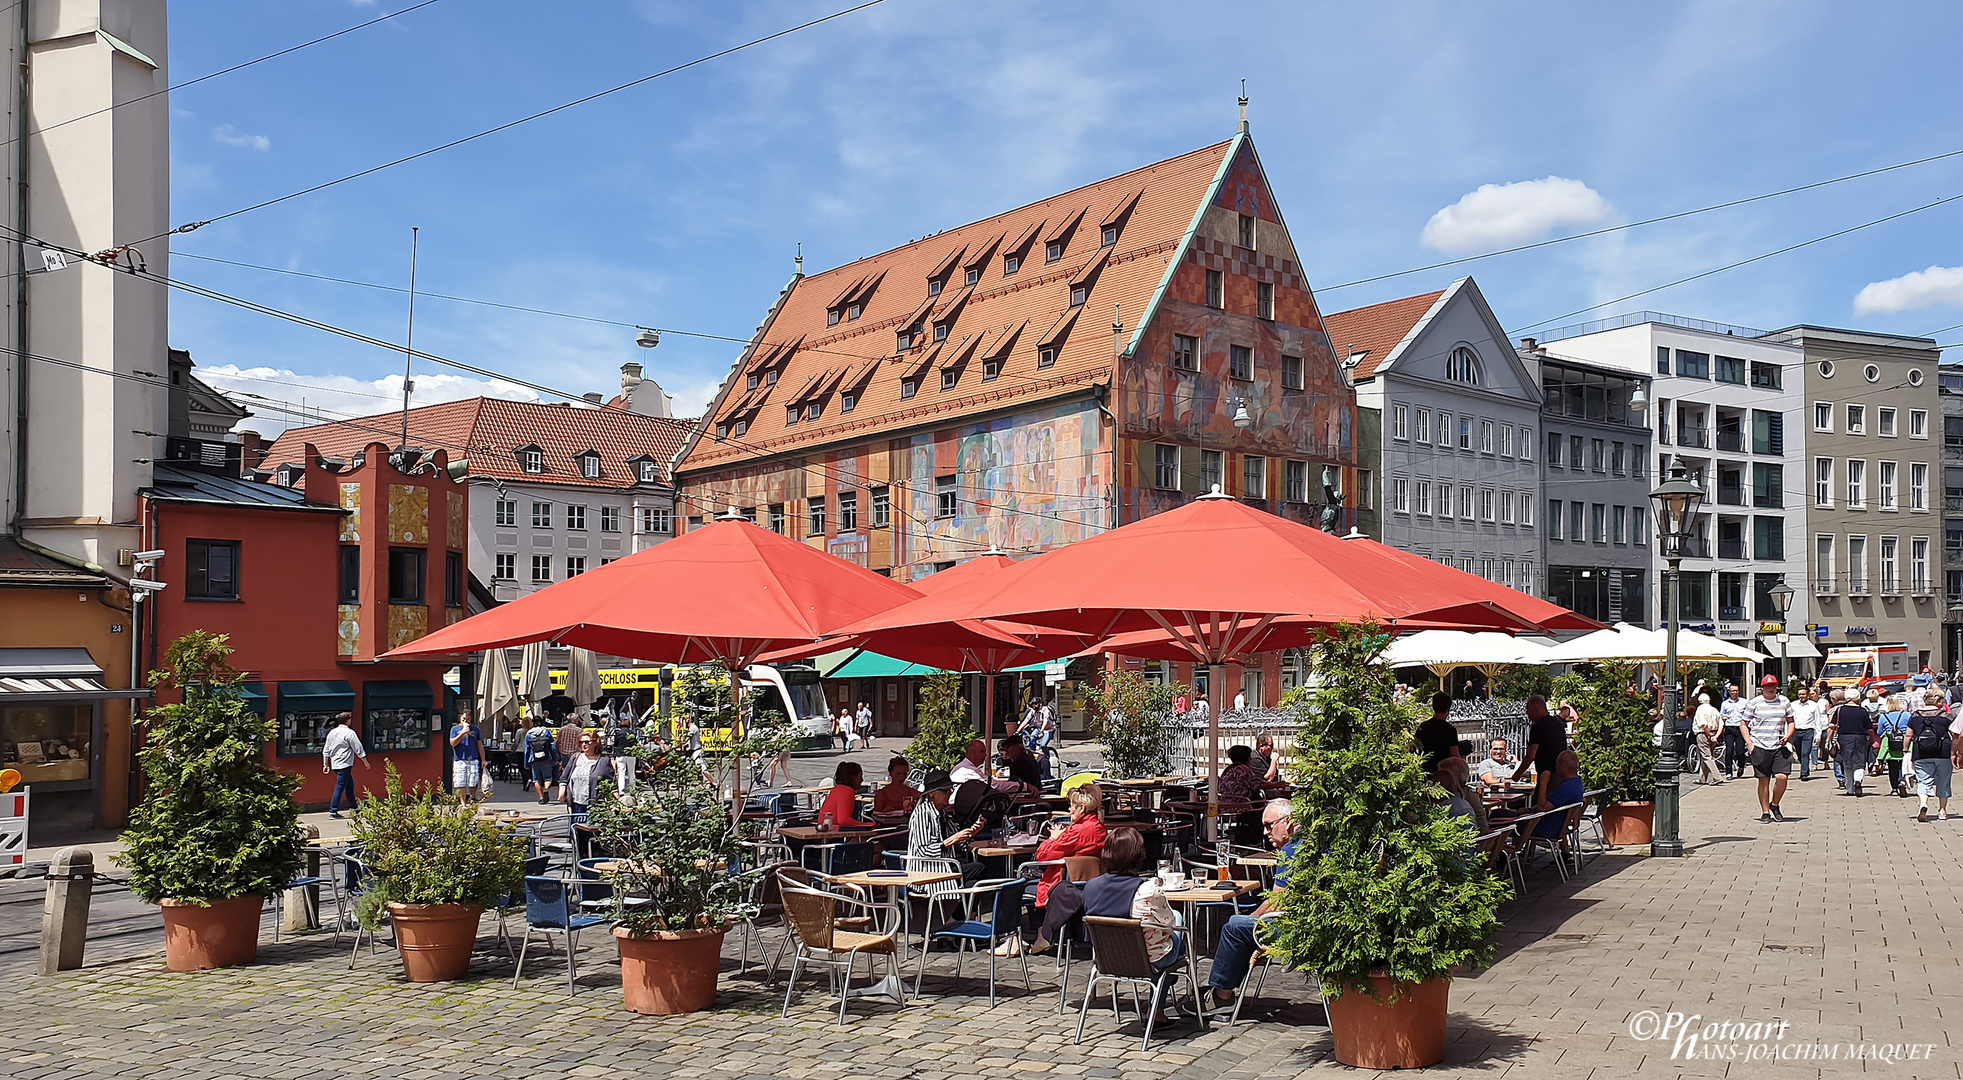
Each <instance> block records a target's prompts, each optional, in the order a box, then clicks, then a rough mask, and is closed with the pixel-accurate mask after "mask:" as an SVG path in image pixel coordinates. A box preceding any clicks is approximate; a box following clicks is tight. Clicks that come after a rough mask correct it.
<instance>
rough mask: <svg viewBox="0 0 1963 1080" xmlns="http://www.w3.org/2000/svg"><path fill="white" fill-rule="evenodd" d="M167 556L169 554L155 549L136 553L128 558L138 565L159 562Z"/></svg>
mask: <svg viewBox="0 0 1963 1080" xmlns="http://www.w3.org/2000/svg"><path fill="white" fill-rule="evenodd" d="M168 554H170V553H169V552H167V551H165V550H164V549H162V548H155V549H153V550H150V551H139V552H136V553H135V554H133V555H131V556H130V558H132V559H135V560H136V561H137V562H140V563H153V562H157V561H159V560H161V559H162V558H163V557H164V556H165V555H168Z"/></svg>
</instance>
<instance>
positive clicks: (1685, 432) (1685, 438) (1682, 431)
mask: <svg viewBox="0 0 1963 1080" xmlns="http://www.w3.org/2000/svg"><path fill="white" fill-rule="evenodd" d="M1677 445H1678V446H1689V447H1694V448H1696V449H1699V450H1708V449H1710V448H1711V437H1710V436H1709V435H1706V434H1704V429H1703V428H1695V427H1694V428H1679V429H1678V430H1677Z"/></svg>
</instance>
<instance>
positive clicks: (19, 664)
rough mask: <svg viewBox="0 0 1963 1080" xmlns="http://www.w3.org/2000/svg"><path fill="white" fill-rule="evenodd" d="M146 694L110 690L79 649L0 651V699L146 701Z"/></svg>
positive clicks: (92, 660)
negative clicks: (142, 699)
mask: <svg viewBox="0 0 1963 1080" xmlns="http://www.w3.org/2000/svg"><path fill="white" fill-rule="evenodd" d="M150 694H151V692H150V691H148V690H111V689H109V688H108V687H106V686H104V685H102V667H101V665H99V664H97V663H96V662H95V658H94V657H93V656H91V655H89V651H88V650H87V649H80V648H45V649H44V648H34V649H0V697H5V698H8V699H10V700H18V699H20V698H24V697H28V698H33V699H34V700H36V701H86V700H89V699H92V698H105V697H113V698H126V697H133V698H147V697H149V696H150Z"/></svg>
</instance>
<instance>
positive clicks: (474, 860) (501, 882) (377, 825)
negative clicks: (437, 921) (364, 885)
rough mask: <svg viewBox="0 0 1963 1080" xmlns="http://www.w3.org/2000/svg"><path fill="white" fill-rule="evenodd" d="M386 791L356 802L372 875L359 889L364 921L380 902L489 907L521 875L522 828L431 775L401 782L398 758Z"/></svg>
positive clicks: (375, 921) (376, 917)
mask: <svg viewBox="0 0 1963 1080" xmlns="http://www.w3.org/2000/svg"><path fill="white" fill-rule="evenodd" d="M385 774H386V775H385V777H384V781H383V785H384V791H383V794H381V795H379V796H377V795H374V794H372V793H371V794H370V795H369V796H368V798H366V799H363V800H362V801H361V802H360V803H358V804H356V806H355V810H354V821H353V831H354V835H355V839H357V840H359V841H361V844H362V847H363V849H364V855H363V861H364V862H366V863H367V864H368V865H369V867H370V868H371V869H372V870H374V871H375V881H374V884H373V885H372V887H370V888H369V889H368V891H367V892H364V893H362V895H361V902H360V905H359V907H358V908H357V912H356V913H357V915H358V916H359V917H360V919H361V923H362V925H363V926H368V927H374V926H377V925H380V923H381V917H382V909H383V906H384V905H385V904H390V903H395V904H476V905H479V906H484V907H489V906H492V905H494V904H496V903H497V902H498V901H499V900H500V899H502V898H503V897H506V896H509V895H511V894H512V893H514V892H516V891H518V887H519V885H520V884H521V883H522V882H523V881H524V878H525V848H526V842H525V838H524V837H523V836H520V835H518V834H517V833H515V832H513V831H511V830H510V829H509V828H506V827H504V826H502V825H499V824H497V823H496V822H493V821H491V820H489V819H487V818H481V817H479V816H478V814H477V807H476V806H475V805H473V804H471V803H467V802H464V801H463V800H461V799H459V798H458V797H457V796H455V795H453V794H450V793H448V792H445V791H442V790H440V789H438V788H436V787H435V786H434V785H432V784H430V783H429V782H428V781H424V782H422V783H418V784H416V785H415V786H414V787H413V788H407V789H405V788H404V787H403V786H402V776H401V774H400V773H398V772H396V769H395V762H393V761H391V762H388V763H387V765H386V768H385Z"/></svg>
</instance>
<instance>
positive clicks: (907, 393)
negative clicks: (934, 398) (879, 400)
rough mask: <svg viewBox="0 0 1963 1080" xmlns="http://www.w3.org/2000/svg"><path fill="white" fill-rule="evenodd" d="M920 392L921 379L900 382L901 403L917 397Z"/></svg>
mask: <svg viewBox="0 0 1963 1080" xmlns="http://www.w3.org/2000/svg"><path fill="white" fill-rule="evenodd" d="M919 392H920V380H919V379H901V380H900V400H901V401H905V400H906V399H908V398H910V397H912V396H913V395H915V394H917V393H919Z"/></svg>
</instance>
